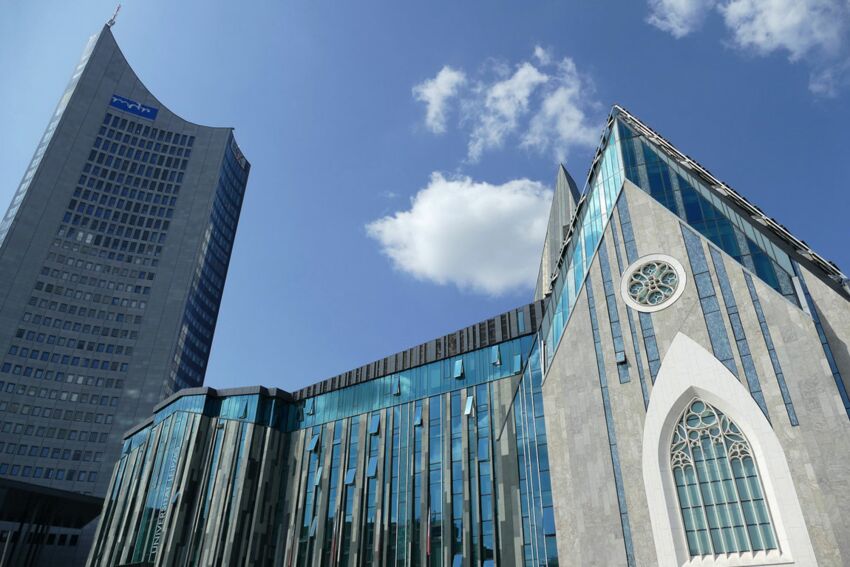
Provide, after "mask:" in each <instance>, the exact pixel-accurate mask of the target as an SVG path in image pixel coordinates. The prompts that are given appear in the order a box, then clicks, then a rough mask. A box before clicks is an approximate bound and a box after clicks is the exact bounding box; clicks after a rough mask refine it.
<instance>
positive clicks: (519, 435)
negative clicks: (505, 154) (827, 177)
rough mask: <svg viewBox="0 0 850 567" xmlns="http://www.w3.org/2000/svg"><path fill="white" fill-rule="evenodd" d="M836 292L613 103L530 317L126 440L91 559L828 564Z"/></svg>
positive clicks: (832, 537) (148, 425) (178, 406)
mask: <svg viewBox="0 0 850 567" xmlns="http://www.w3.org/2000/svg"><path fill="white" fill-rule="evenodd" d="M848 300H850V287H848V281H847V278H846V277H845V276H844V275H843V274H842V273H841V271H840V270H839V269H838V268H837V267H836V266H835V265H834V264H832V263H830V262H828V261H826V260H824V259H823V258H821V257H820V256H819V255H818V254H817V253H815V252H814V251H813V250H811V249H810V248H809V247H808V246H807V245H806V244H805V243H804V242H802V241H801V240H799V239H797V238H796V237H795V236H793V235H791V234H790V233H789V232H788V231H787V230H786V229H785V228H784V227H782V226H781V225H779V224H778V223H776V222H775V221H773V220H772V219H770V218H768V217H767V216H766V215H765V214H764V213H763V212H762V211H761V210H760V209H758V208H757V207H755V206H754V205H752V204H751V203H749V202H748V201H747V200H746V199H744V198H743V197H742V196H741V195H740V194H739V193H737V192H736V191H735V190H733V189H732V188H731V187H729V186H728V185H726V184H724V183H722V182H720V181H719V180H717V179H716V178H715V177H714V176H713V175H712V174H711V173H710V172H708V171H707V170H706V169H705V168H703V167H702V166H700V165H699V164H698V163H696V162H695V161H694V160H692V159H691V158H688V157H687V156H685V155H684V154H682V153H681V152H680V151H679V150H677V149H676V148H675V147H674V146H673V145H672V144H670V143H669V142H668V141H666V140H665V139H664V138H662V137H661V136H660V135H658V134H657V133H656V132H654V131H653V130H652V129H650V128H649V127H647V126H646V125H645V124H643V123H642V122H641V121H640V120H638V119H637V118H636V117H634V116H633V115H631V114H630V113H629V112H628V111H626V110H625V109H623V108H621V107H619V106H615V107H614V108H613V109H612V112H611V114H610V116H609V118H608V121H607V124H606V127H605V131H604V135H603V137H602V142H601V144H600V147H599V148H598V151H597V153H596V155H595V157H594V160H593V163H592V167H591V169H590V172H589V175H588V178H587V181H586V183H585V186H584V189H583V191H582V192H579V191H577V189H576V185H575V183H574V182H573V180H572V179H571V178H570V177H569V174H568V173H567V172H566V170H564V169H563V168H561V169H560V170H559V172H558V180H557V183H556V193H555V198H554V201H553V211H552V214H551V215H550V221H549V226H548V230H547V236H546V241H545V243H544V246H543V257H542V259H541V269H540V275H539V276H538V278H537V287H536V291H535V302H534V303H532V304H530V305H528V306H525V307H523V308H521V309H517V310H514V311H511V312H509V313H507V314H504V315H501V316H499V317H496V318H495V319H491V320H488V321H485V322H482V323H480V324H478V325H474V326H472V327H469V328H467V329H464V330H463V331H459V332H457V333H453V334H451V335H448V336H446V337H442V338H440V339H437V340H435V341H431V342H429V343H426V344H424V345H421V346H419V347H415V348H413V349H409V350H408V351H404V352H402V353H398V354H396V355H393V356H391V357H388V358H386V359H383V360H381V361H377V362H375V363H372V364H370V365H367V366H365V367H362V368H360V369H357V370H355V371H352V372H348V373H345V374H343V375H340V376H337V377H334V378H331V379H329V380H325V381H323V382H320V383H318V384H316V385H314V386H311V387H308V388H306V389H304V390H301V391H299V392H295V393H292V394H289V393H286V392H282V391H279V390H274V389H272V390H266V389H263V388H260V387H257V388H254V389H244V390H234V391H227V390H224V391H213V390H210V389H205V390H204V389H201V390H187V391H184V392H180V393H177V394H175V395H174V396H172V397H171V398H169V399H168V400H166V401H165V402H163V403H162V404H160V405H159V406H158V407H157V408H156V410H155V412H154V413H153V415H152V417H150V418H149V419H148V420H147V421H146V422H144V423H142V424H140V425H139V426H137V427H136V428H134V429H132V430H131V431H129V432H128V434H127V436H126V437H125V441H124V450H123V452H122V455H121V459H120V460H119V462H118V464H117V465H116V468H115V471H114V473H113V479H112V485H111V489H110V493H109V495H108V496H107V499H106V502H105V505H104V511H103V514H102V519H101V523H100V527H99V530H98V534H97V537H96V541H95V545H94V547H93V549H92V555H91V556H90V562H89V563H90V565H92V566H99V565H104V566H105V565H116V564H117V565H121V564H131V563H144V564H150V565H163V566H164V565H219V564H231V565H275V566H276V565H287V566H289V565H310V566H317V565H328V564H340V565H369V564H374V565H405V566H412V565H421V566H425V565H443V566H452V567H455V566H460V565H475V566H491V565H581V566H585V565H602V566H610V565H626V566H637V565H663V566H694V567H695V566H729V565H740V566H752V565H798V566H811V565H845V564H848V563H850V541H848V540H847V538H846V537H845V533H846V525H847V521H848V519H850V491H848V490H847V488H848V486H847V482H848V481H847V478H846V475H844V474H843V473H839V472H838V471H845V470H847V469H848V466H850V399H848V395H847V383H846V380H847V377H848V375H850V350H848V345H849V344H850V304H848Z"/></svg>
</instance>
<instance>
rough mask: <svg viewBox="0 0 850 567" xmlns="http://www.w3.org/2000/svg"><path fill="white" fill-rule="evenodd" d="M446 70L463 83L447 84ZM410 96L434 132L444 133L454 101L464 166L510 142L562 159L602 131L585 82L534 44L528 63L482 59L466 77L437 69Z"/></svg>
mask: <svg viewBox="0 0 850 567" xmlns="http://www.w3.org/2000/svg"><path fill="white" fill-rule="evenodd" d="M447 70H448V71H447ZM448 72H451V73H452V74H457V75H459V76H461V77H464V79H463V80H461V81H451V80H450V77H451V76H453V75H446V73H448ZM447 77H448V78H447ZM449 86H451V89H449ZM413 93H414V96H415V97H416V98H417V100H421V101H423V102H426V116H425V121H426V123H427V124H428V125H429V129H430V130H431V131H432V132H434V133H441V132H444V131H445V130H446V129H447V120H446V114H445V101H446V100H447V99H448V98H451V97H456V98H457V104H458V106H459V107H460V119H459V121H458V124H457V126H458V129H459V130H460V131H463V132H465V133H466V134H467V135H468V140H467V156H466V161H467V162H468V163H475V162H478V161H479V160H480V159H481V157H482V156H483V155H484V153H485V152H487V151H490V150H495V149H499V148H502V147H504V146H505V145H506V144H508V143H511V142H515V143H516V144H517V145H518V146H519V147H521V148H524V149H526V150H533V151H536V152H539V153H550V154H551V155H553V156H554V157H555V158H557V159H558V160H560V161H564V160H565V159H566V156H567V154H568V153H569V151H570V150H571V149H573V148H576V147H585V148H592V147H594V146H595V145H596V142H597V134H598V131H599V130H600V129H601V127H602V121H601V116H600V115H599V114H600V113H599V108H600V105H599V104H598V103H596V102H595V101H594V100H593V97H592V95H593V89H592V85H591V82H590V81H589V80H588V79H587V78H586V77H583V76H582V75H581V74H580V73H579V71H578V69H577V68H576V65H575V63H574V62H573V60H572V59H570V58H569V57H565V58H563V59H561V60H560V61H558V60H556V59H555V58H554V56H553V54H552V51H551V50H550V49H546V48H544V47H541V46H539V45H538V46H535V47H534V51H533V53H532V55H531V57H529V58H528V60H525V61H519V62H517V63H515V64H510V63H508V62H505V61H488V62H487V64H486V65H484V66H482V67H481V69H480V70H479V71H478V72H477V73H476V74H475V75H474V76H470V77H468V79H467V77H466V75H464V74H463V72H462V71H458V70H454V69H451V68H450V67H443V70H442V71H440V73H439V74H438V75H437V77H435V78H434V79H430V80H428V81H425V82H424V83H422V84H420V85H417V86H416V87H414V88H413Z"/></svg>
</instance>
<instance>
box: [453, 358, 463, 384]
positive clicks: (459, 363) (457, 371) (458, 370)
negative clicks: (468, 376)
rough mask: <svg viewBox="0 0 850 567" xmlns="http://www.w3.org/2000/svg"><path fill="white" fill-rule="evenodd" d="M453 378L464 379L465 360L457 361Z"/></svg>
mask: <svg viewBox="0 0 850 567" xmlns="http://www.w3.org/2000/svg"><path fill="white" fill-rule="evenodd" d="M453 377H454V378H457V379H460V378H463V359H462V358H459V359H457V360H455V367H454V374H453Z"/></svg>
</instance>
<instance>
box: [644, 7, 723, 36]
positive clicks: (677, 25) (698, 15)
mask: <svg viewBox="0 0 850 567" xmlns="http://www.w3.org/2000/svg"><path fill="white" fill-rule="evenodd" d="M714 3H715V0H649V10H650V14H649V18H647V21H648V22H649V23H650V24H652V25H653V26H655V27H657V28H658V29H660V30H664V31H666V32H670V33H671V34H672V35H673V37H677V38H679V37H685V36H686V35H688V34H689V33H691V32H692V31H694V30H695V29H696V28H698V27H699V26H700V25H701V24H702V22H703V20H704V19H705V15H706V14H707V13H708V11H709V10H710V9H711V8H712V7H713V5H714Z"/></svg>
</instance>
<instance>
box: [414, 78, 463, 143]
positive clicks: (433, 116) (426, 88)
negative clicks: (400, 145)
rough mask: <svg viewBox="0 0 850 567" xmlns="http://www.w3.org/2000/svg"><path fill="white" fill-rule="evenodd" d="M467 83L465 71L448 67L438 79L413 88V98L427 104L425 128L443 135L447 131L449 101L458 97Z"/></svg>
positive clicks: (426, 81) (429, 80)
mask: <svg viewBox="0 0 850 567" xmlns="http://www.w3.org/2000/svg"><path fill="white" fill-rule="evenodd" d="M465 82H466V75H465V74H464V73H463V71H458V70H456V69H452V68H451V67H449V66H448V65H446V66H444V67H443V68H442V69H440V72H439V73H437V76H436V77H434V78H433V79H428V80H425V81H423V82H421V83H419V84H418V85H416V86H414V87H413V97H414V98H415V99H416V100H418V101H420V102H423V103H425V126H427V127H428V129H429V130H430V131H431V132H433V133H434V134H442V133H443V132H445V131H446V118H447V117H446V113H447V109H448V108H447V107H448V103H449V100H450V99H452V98H453V97H454V96H456V95H457V93H458V90H459V89H460V87H461V86H462V85H463V84H464V83H465Z"/></svg>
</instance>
